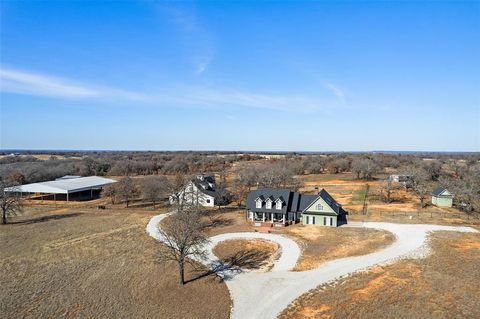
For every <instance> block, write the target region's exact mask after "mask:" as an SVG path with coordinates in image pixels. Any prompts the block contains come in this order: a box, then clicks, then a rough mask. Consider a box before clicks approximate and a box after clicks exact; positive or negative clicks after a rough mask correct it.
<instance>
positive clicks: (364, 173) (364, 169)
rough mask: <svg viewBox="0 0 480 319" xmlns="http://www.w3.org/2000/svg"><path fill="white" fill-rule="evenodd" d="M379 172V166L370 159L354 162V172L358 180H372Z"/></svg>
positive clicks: (359, 159)
mask: <svg viewBox="0 0 480 319" xmlns="http://www.w3.org/2000/svg"><path fill="white" fill-rule="evenodd" d="M377 171H378V165H377V164H376V163H375V161H373V160H371V159H369V158H356V159H354V160H353V162H352V172H353V173H354V174H355V175H356V177H357V179H359V178H360V177H362V178H363V179H366V180H371V179H373V175H374V174H375V173H376V172H377Z"/></svg>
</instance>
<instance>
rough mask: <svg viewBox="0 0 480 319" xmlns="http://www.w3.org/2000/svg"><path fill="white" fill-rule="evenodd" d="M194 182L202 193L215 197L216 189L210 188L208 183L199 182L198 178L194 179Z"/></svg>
mask: <svg viewBox="0 0 480 319" xmlns="http://www.w3.org/2000/svg"><path fill="white" fill-rule="evenodd" d="M192 182H193V183H194V184H195V186H196V187H197V188H198V190H199V191H200V192H202V193H204V194H205V195H209V196H212V197H215V194H216V192H215V189H214V188H212V187H210V184H208V182H207V181H205V180H203V181H201V180H199V179H197V178H195V179H193V180H192Z"/></svg>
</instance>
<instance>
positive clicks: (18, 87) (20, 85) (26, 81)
mask: <svg viewBox="0 0 480 319" xmlns="http://www.w3.org/2000/svg"><path fill="white" fill-rule="evenodd" d="M0 90H1V91H2V92H11V93H20V94H29V95H40V96H51V97H70V98H83V97H93V96H97V95H98V94H99V92H97V91H96V90H94V89H92V88H88V87H85V86H82V85H78V84H73V83H71V82H69V81H66V80H64V79H60V78H56V77H52V76H46V75H41V74H35V73H29V72H24V71H18V70H13V69H7V68H1V69H0Z"/></svg>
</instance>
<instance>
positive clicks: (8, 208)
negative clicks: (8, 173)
mask: <svg viewBox="0 0 480 319" xmlns="http://www.w3.org/2000/svg"><path fill="white" fill-rule="evenodd" d="M7 187H13V188H14V187H15V185H12V184H11V183H6V182H5V181H4V180H3V179H0V209H1V210H2V224H4V225H5V224H6V223H7V218H8V217H9V216H13V215H16V214H17V213H19V212H21V211H22V208H23V205H22V200H21V198H20V196H19V195H18V192H5V188H7Z"/></svg>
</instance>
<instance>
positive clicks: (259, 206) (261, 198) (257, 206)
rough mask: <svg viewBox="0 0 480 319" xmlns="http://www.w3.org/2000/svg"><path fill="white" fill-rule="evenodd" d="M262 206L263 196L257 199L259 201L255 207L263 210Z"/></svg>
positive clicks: (256, 201)
mask: <svg viewBox="0 0 480 319" xmlns="http://www.w3.org/2000/svg"><path fill="white" fill-rule="evenodd" d="M262 205H263V196H259V197H257V199H255V207H256V208H262Z"/></svg>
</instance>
